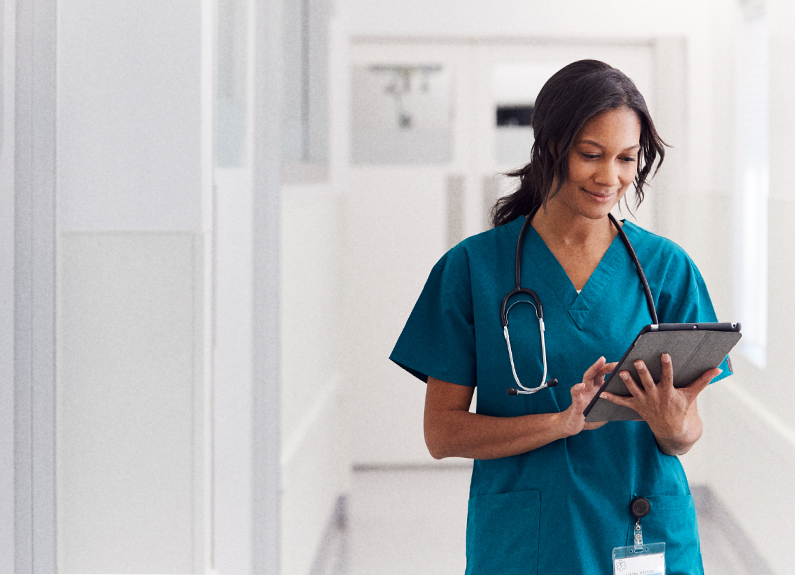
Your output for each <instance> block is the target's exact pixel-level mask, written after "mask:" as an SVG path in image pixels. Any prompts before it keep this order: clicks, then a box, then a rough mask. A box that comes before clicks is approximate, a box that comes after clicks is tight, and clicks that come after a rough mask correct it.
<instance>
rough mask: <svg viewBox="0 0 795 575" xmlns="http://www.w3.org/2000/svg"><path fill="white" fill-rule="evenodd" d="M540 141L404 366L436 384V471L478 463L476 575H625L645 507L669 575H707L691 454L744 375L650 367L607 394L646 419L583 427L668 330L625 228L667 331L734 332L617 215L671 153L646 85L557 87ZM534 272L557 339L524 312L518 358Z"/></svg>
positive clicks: (546, 94)
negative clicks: (612, 381)
mask: <svg viewBox="0 0 795 575" xmlns="http://www.w3.org/2000/svg"><path fill="white" fill-rule="evenodd" d="M532 127H533V131H534V136H535V143H534V145H533V148H532V151H531V160H530V163H529V164H528V165H527V166H525V167H524V168H522V169H520V170H518V171H517V172H515V173H513V174H510V175H512V176H516V177H517V178H518V190H517V191H516V192H515V193H513V194H512V195H509V196H506V197H504V198H502V199H500V200H499V201H498V202H497V204H496V205H495V207H494V210H493V211H492V216H493V223H494V228H493V229H491V230H489V231H486V232H484V233H481V234H478V235H476V236H473V237H470V238H468V239H466V240H464V241H463V242H461V243H460V244H458V245H457V246H456V247H454V248H453V249H451V250H450V251H449V252H448V253H447V254H445V255H444V256H443V257H442V258H441V259H440V260H439V262H438V263H437V264H436V265H435V266H434V268H433V270H432V271H431V274H430V277H429V278H428V281H427V283H426V284H425V287H424V289H423V291H422V294H421V295H420V297H419V300H418V301H417V303H416V305H415V307H414V309H413V311H412V312H411V315H410V317H409V319H408V321H407V323H406V326H405V328H404V330H403V332H402V334H401V335H400V338H399V340H398V342H397V344H396V345H395V348H394V350H393V352H392V355H391V359H392V360H393V361H395V362H396V363H397V364H398V365H400V366H401V367H403V368H405V369H406V370H407V371H409V372H410V373H411V374H413V375H415V376H417V377H419V378H420V379H422V380H423V381H425V382H426V383H427V387H426V396H425V419H424V429H425V440H426V444H427V446H428V449H429V451H430V453H431V455H433V457H435V458H437V459H440V458H444V457H466V458H471V459H474V468H473V472H472V481H471V487H470V499H469V512H468V519H467V535H466V554H467V569H466V573H467V574H471V575H508V574H520V573H521V574H536V573H538V574H557V573H560V574H566V575H571V574H593V575H597V574H598V575H605V574H609V573H612V572H613V562H612V556H611V554H612V550H613V549H615V548H618V547H622V546H628V545H631V544H632V538H633V528H634V527H635V524H636V518H635V517H634V516H633V515H632V513H631V512H630V503H631V502H632V501H633V500H634V499H635V498H636V497H645V498H646V499H647V500H648V502H649V503H650V507H651V510H650V512H649V514H648V515H647V516H645V517H643V519H642V528H643V540H644V542H648V543H655V542H664V543H665V545H666V547H665V561H666V566H667V573H668V575H671V574H675V573H677V574H678V573H687V574H695V573H703V567H702V562H701V551H700V547H699V537H698V527H697V524H696V510H695V507H694V505H693V498H692V496H691V494H690V490H689V487H688V483H687V478H686V477H685V473H684V471H683V469H682V465H681V464H680V462H679V459H678V458H677V455H681V454H683V453H686V452H687V451H688V450H689V449H690V448H691V447H692V446H693V444H694V443H695V442H696V441H697V440H698V439H699V437H700V436H701V432H702V425H701V419H700V418H699V414H698V409H697V404H696V397H697V396H698V394H699V393H700V392H701V391H702V390H703V389H704V388H705V387H706V386H707V384H708V383H709V382H710V380H715V379H718V378H720V377H725V376H726V375H728V374H729V373H730V370H729V368H728V366H727V362H724V363H723V364H722V365H721V366H720V368H718V369H712V370H709V371H707V372H705V373H704V374H703V375H702V376H701V377H699V378H698V379H696V380H695V381H693V382H692V383H691V384H690V385H689V386H687V387H685V388H680V389H675V388H674V387H673V384H672V373H673V372H674V371H675V370H676V366H675V365H672V364H671V362H670V359H669V358H668V357H667V355H663V356H662V361H663V375H662V378H661V379H660V380H659V381H653V380H652V378H651V377H650V376H649V374H648V371H647V370H645V368H644V366H642V365H637V366H636V367H637V368H638V372H639V376H640V379H638V380H636V379H633V378H632V376H629V374H627V372H622V373H623V375H624V376H628V379H626V380H625V382H626V385H627V388H628V389H629V391H630V392H631V394H632V396H631V397H628V398H620V397H617V396H611V395H610V394H606V393H603V394H602V397H603V398H605V399H608V400H610V401H613V402H615V403H618V404H621V405H627V406H629V407H631V408H633V409H634V410H635V411H637V412H638V414H640V415H641V416H642V417H643V419H644V421H617V422H610V423H607V424H604V423H586V422H585V418H584V417H583V410H584V408H585V407H586V406H587V405H588V403H589V401H590V400H591V398H592V397H593V396H594V394H595V392H596V390H597V389H598V388H599V386H600V385H601V384H602V382H603V381H604V378H605V376H606V374H608V373H609V372H610V371H611V370H612V369H613V368H614V367H615V365H616V364H615V363H608V362H607V359H606V358H609V359H610V361H615V360H618V359H619V358H620V357H621V356H622V355H623V353H624V352H625V351H626V349H627V347H628V346H629V344H631V343H632V341H633V340H634V338H635V336H636V335H637V334H638V332H639V331H640V329H641V328H642V327H643V326H645V325H648V324H650V323H654V322H653V320H652V317H651V315H650V313H651V312H650V306H649V305H648V302H647V298H646V296H645V294H644V288H643V287H642V284H641V280H640V278H639V276H640V275H641V274H640V273H639V271H638V269H637V268H636V266H635V265H634V263H633V260H632V258H631V254H630V251H629V249H628V246H627V245H625V244H624V242H623V241H622V240H620V239H619V237H618V235H619V228H620V229H621V231H623V232H624V233H625V234H626V236H627V239H628V241H629V242H630V244H631V246H632V248H634V251H635V253H636V254H637V258H638V261H639V263H640V264H641V266H642V269H643V271H644V272H645V277H646V279H647V280H648V286H649V291H650V297H651V298H652V299H653V303H654V306H655V307H656V313H657V315H658V316H659V320H658V321H659V323H678V322H693V323H695V322H714V321H717V320H716V317H715V312H714V311H713V307H712V303H711V302H710V298H709V294H708V293H707V288H706V286H705V285H704V281H703V279H702V277H701V274H700V273H699V271H698V269H697V268H696V266H695V264H694V263H693V261H692V260H691V259H690V258H689V257H688V255H687V254H686V253H685V252H684V251H683V250H682V249H681V248H680V247H679V246H677V245H676V244H674V243H673V242H671V241H669V240H667V239H665V238H662V237H660V236H657V235H655V234H652V233H650V232H648V231H646V230H644V229H642V228H640V227H639V226H637V225H635V224H633V223H632V222H630V221H628V220H624V221H622V222H618V221H613V220H611V218H610V217H609V216H608V214H609V212H610V210H611V209H612V208H613V207H614V206H616V204H618V202H619V201H620V200H621V199H622V198H624V196H625V194H626V193H627V191H628V190H629V189H630V187H634V189H635V199H636V202H637V204H638V205H639V203H640V202H641V201H642V199H643V196H644V184H645V183H646V179H647V177H648V176H649V175H650V174H651V173H652V168H653V167H654V165H655V162H657V168H659V163H661V162H662V160H663V157H664V148H663V146H664V143H663V141H662V140H661V138H660V136H659V135H658V134H657V131H656V130H655V127H654V123H653V122H652V119H651V116H650V115H649V111H648V108H647V106H646V103H645V100H644V99H643V96H642V95H641V94H640V92H638V90H637V88H636V87H635V85H634V84H633V83H632V81H631V80H630V79H629V78H628V77H627V76H626V75H624V74H623V73H622V72H620V71H619V70H617V69H615V68H612V67H610V66H608V65H607V64H604V63H602V62H597V61H594V60H583V61H579V62H575V63H573V64H570V65H568V66H566V67H565V68H563V69H562V70H560V71H559V72H557V73H556V74H555V75H554V76H552V78H550V79H549V81H547V83H546V84H545V85H544V87H543V88H542V89H541V92H540V93H539V94H538V98H537V100H536V105H535V108H534V111H533V117H532ZM627 208H628V205H627ZM528 219H529V225H528V226H527V227H526V230H525V236H524V241H523V245H521V246H520V247H521V251H520V253H519V254H518V256H517V251H518V247H517V243H518V238H519V235H520V231H521V230H522V228H523V226H524V224H525V223H526V222H528ZM518 266H520V269H521V273H520V275H521V277H520V278H519V279H520V281H521V285H522V287H523V288H529V289H531V290H533V291H534V292H535V294H536V295H537V297H538V302H536V301H535V300H534V299H533V298H531V297H529V296H525V295H524V294H519V295H518V296H517V297H516V298H514V299H516V300H524V301H528V302H532V304H536V303H540V304H541V305H542V306H543V321H544V330H543V332H542V331H541V330H539V320H538V317H537V312H536V308H537V307H539V306H537V305H516V306H514V307H510V305H511V303H512V302H508V306H509V312H508V316H509V317H508V323H509V331H510V344H511V349H512V352H511V353H510V354H509V351H508V346H507V345H506V337H505V330H504V328H503V324H502V322H501V306H502V301H503V298H505V296H506V294H508V293H510V292H511V291H512V290H513V289H514V288H515V287H516V282H517V278H516V275H517V267H518ZM542 335H543V336H544V340H543V342H542V340H541V337H542ZM542 343H543V345H542ZM542 348H543V349H542ZM544 364H546V366H545V365H544ZM545 367H546V374H545V373H544V368H545ZM514 368H515V372H516V377H515V376H514ZM551 378H555V379H557V380H558V382H559V383H558V384H557V385H556V386H554V387H548V388H546V387H545V388H542V389H540V390H539V391H538V392H537V393H533V394H520V395H518V396H516V395H514V396H511V395H508V394H507V393H506V389H507V388H509V387H516V380H517V379H518V380H520V381H521V384H523V385H524V386H526V387H528V388H534V387H537V386H540V384H541V382H542V380H544V381H545V380H546V379H551ZM476 387H477V410H476V411H477V412H476V413H471V412H469V408H470V403H471V401H472V397H473V394H474V392H475V388H476Z"/></svg>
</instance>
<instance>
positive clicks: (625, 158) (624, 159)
mask: <svg viewBox="0 0 795 575" xmlns="http://www.w3.org/2000/svg"><path fill="white" fill-rule="evenodd" d="M621 161H623V162H634V161H635V156H624V157H623V158H621Z"/></svg>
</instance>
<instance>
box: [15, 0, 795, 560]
mask: <svg viewBox="0 0 795 575" xmlns="http://www.w3.org/2000/svg"><path fill="white" fill-rule="evenodd" d="M793 30H795V4H793V3H791V2H789V1H788V0H669V1H667V2H656V3H651V2H629V3H628V2H618V1H615V0H605V1H602V2H585V1H583V0H559V1H558V2H554V3H553V2H541V1H537V0H489V1H488V2H487V1H486V0H463V1H462V0H457V1H453V0H435V1H433V2H425V1H420V0H403V1H401V2H391V1H390V2H387V1H384V0H168V1H163V0H114V1H112V2H111V1H108V0H60V1H54V0H49V1H45V0H0V64H2V73H1V74H0V220H2V221H1V222H0V234H2V239H0V358H2V361H0V571H3V572H14V571H16V572H141V573H143V572H173V573H177V572H186V573H187V572H207V573H214V572H217V573H268V574H277V573H278V574H283V575H309V574H313V575H316V574H321V573H329V574H331V573H335V574H338V575H340V574H343V575H345V574H352V573H362V574H364V573H367V574H377V573H416V574H424V573H429V574H441V573H461V572H463V565H464V531H465V517H466V499H467V489H468V464H467V462H466V461H464V460H444V461H434V460H433V459H432V458H431V457H430V456H429V455H428V453H427V451H426V449H425V445H424V440H423V433H422V409H423V399H424V386H423V385H422V384H421V383H419V382H418V381H416V380H414V378H412V377H411V376H409V375H407V374H406V373H405V372H403V370H401V369H399V368H398V367H396V366H395V365H393V364H392V363H391V362H389V361H388V359H387V358H388V356H389V353H390V351H391V349H392V346H393V345H394V342H395V341H396V339H397V337H398V335H399V333H400V331H401V329H402V327H403V323H404V322H405V320H406V318H407V317H408V314H409V312H410V310H411V308H412V306H413V304H414V302H415V300H416V298H417V296H418V295H419V293H420V290H421V289H422V286H423V285H424V282H425V279H426V278H427V275H428V273H429V272H430V269H431V267H432V266H433V264H434V263H435V262H436V261H437V259H438V258H439V257H440V256H441V255H442V254H443V253H444V252H445V251H446V250H447V249H449V248H450V247H451V246H453V245H455V244H456V243H457V242H458V241H460V240H461V239H463V238H465V237H467V236H469V235H472V234H475V233H478V232H480V231H483V230H485V229H487V227H488V224H487V212H488V210H489V208H490V207H491V205H493V203H494V201H495V199H496V198H498V197H499V196H500V195H502V194H504V193H506V192H507V191H509V190H510V189H511V187H512V185H513V184H512V182H511V181H509V180H508V179H506V178H504V177H501V176H499V174H500V173H502V172H505V171H507V170H510V169H513V168H516V167H518V166H521V165H522V164H524V163H525V162H526V161H527V159H528V157H529V150H530V146H531V145H532V141H533V134H532V130H531V129H530V127H529V125H528V124H529V117H530V115H531V113H532V107H533V104H534V101H535V96H536V94H537V92H538V90H539V89H540V87H541V85H542V84H543V83H544V81H545V80H546V79H547V78H548V77H549V76H550V75H551V74H552V73H553V72H554V71H556V70H557V69H559V68H561V67H562V66H563V65H565V64H567V63H569V62H571V61H574V60H578V59H582V58H595V59H600V60H604V61H606V62H608V63H610V64H611V65H613V66H616V67H618V68H620V69H621V70H622V71H624V72H625V73H627V74H628V75H629V76H630V77H631V78H633V80H634V81H635V82H636V84H637V86H638V87H639V88H640V90H641V92H642V93H643V94H644V95H645V97H646V99H647V102H648V104H649V107H650V109H651V112H652V116H653V117H654V119H655V122H656V124H657V128H658V130H659V132H660V134H661V135H662V137H663V139H664V140H666V142H668V143H669V144H670V145H671V146H672V147H671V148H670V149H669V151H668V154H667V156H666V161H665V166H664V168H663V169H662V171H661V172H660V173H659V175H658V176H657V177H656V178H655V179H654V180H653V182H652V184H653V185H652V187H651V188H650V190H649V192H648V193H647V196H646V197H647V199H646V201H645V202H644V203H643V206H642V207H641V208H640V210H639V211H638V212H637V216H636V220H637V222H638V223H640V225H642V226H644V227H646V228H648V229H650V230H652V231H654V232H656V233H658V234H661V235H664V236H666V237H669V238H671V239H673V240H674V241H676V242H677V243H679V244H680V245H681V246H683V247H684V248H685V249H686V250H687V252H688V253H689V254H690V255H691V256H692V258H693V259H694V261H695V262H696V264H697V265H698V266H699V268H700V270H701V272H702V274H703V275H704V277H705V279H706V282H707V285H708V286H709V288H710V293H711V296H712V300H713V303H714V305H715V308H716V311H717V314H718V317H719V319H720V320H721V321H741V322H742V323H743V333H744V336H743V339H742V342H741V345H740V346H739V347H738V348H737V349H736V350H735V352H733V354H732V361H733V363H734V367H735V372H736V373H735V375H734V376H733V377H731V378H730V379H728V380H725V381H722V382H720V384H718V385H715V386H713V387H711V388H709V389H707V390H706V391H705V393H704V394H703V395H702V396H701V398H700V401H699V407H700V411H701V413H702V417H703V419H704V422H705V432H704V436H703V438H702V439H701V441H700V442H699V443H698V444H697V445H696V446H695V447H694V449H693V450H692V452H691V453H689V454H687V455H686V456H684V457H683V458H682V461H683V464H684V465H685V467H686V469H687V472H688V476H689V479H690V484H691V487H692V489H693V491H694V494H696V495H697V506H698V513H699V518H700V523H701V525H702V543H703V546H704V554H705V561H708V560H709V561H712V560H715V558H717V559H723V560H725V561H727V562H728V564H730V565H731V566H733V568H736V572H737V573H754V574H760V573H776V574H788V573H792V565H793V564H795V520H794V519H793V517H795V497H793V495H792V490H791V488H792V479H791V478H792V477H793V476H795V412H793V410H792V409H791V406H792V405H793V403H794V402H795V386H793V385H792V382H791V376H790V371H789V369H788V368H786V365H788V363H787V361H788V358H791V355H792V351H791V344H792V343H793V337H792V335H791V324H792V322H791V318H792V317H793V311H795V300H793V298H792V297H791V293H792V286H793V284H795V271H793V269H794V268H793V265H794V264H795V255H793V254H795V250H793V246H795V228H793V226H791V225H790V223H791V222H792V221H793V218H795V188H793V186H792V160H791V159H790V158H789V156H788V152H787V151H786V150H788V149H789V147H790V145H791V141H790V140H791V138H792V135H793V134H795V112H793V109H792V102H794V101H795V80H794V79H793V78H795V74H793V73H792V72H793V68H794V67H795V65H794V64H793V61H794V60H793V59H794V58H795V33H793ZM621 215H622V217H632V216H631V215H629V214H628V213H627V212H626V208H625V209H624V212H623V213H622V214H621ZM616 289H622V286H616ZM707 572H708V573H710V572H721V573H731V572H732V571H731V569H730V568H729V567H722V568H713V569H712V570H710V568H709V567H708V569H707Z"/></svg>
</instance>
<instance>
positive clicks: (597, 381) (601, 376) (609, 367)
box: [593, 361, 618, 387]
mask: <svg viewBox="0 0 795 575" xmlns="http://www.w3.org/2000/svg"><path fill="white" fill-rule="evenodd" d="M617 365H618V362H617V361H614V362H612V363H606V364H605V365H604V366H603V367H602V369H600V370H599V373H598V374H597V375H596V377H595V378H594V382H593V384H594V387H602V384H604V382H605V376H606V375H607V374H608V373H610V372H612V371H613V370H614V369H615V368H616V366H617Z"/></svg>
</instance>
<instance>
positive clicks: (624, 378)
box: [618, 371, 629, 381]
mask: <svg viewBox="0 0 795 575" xmlns="http://www.w3.org/2000/svg"><path fill="white" fill-rule="evenodd" d="M618 375H620V376H621V379H623V380H624V381H626V380H628V379H629V375H627V372H626V371H622V372H621V373H619V374H618Z"/></svg>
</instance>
